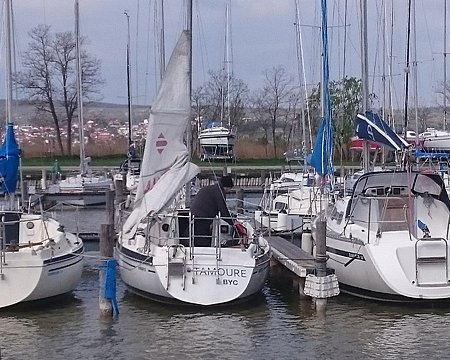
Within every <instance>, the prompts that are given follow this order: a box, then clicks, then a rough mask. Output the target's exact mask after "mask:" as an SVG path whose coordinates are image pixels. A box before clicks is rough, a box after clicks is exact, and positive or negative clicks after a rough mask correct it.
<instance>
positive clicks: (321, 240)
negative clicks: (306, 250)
mask: <svg viewBox="0 0 450 360" xmlns="http://www.w3.org/2000/svg"><path fill="white" fill-rule="evenodd" d="M316 225H317V238H316V239H315V240H316V276H318V277H323V276H327V240H326V235H327V222H326V220H325V219H322V218H320V219H318V221H317V222H316ZM314 300H315V304H316V311H317V312H318V313H324V312H325V310H326V307H327V299H326V298H323V299H319V298H316V299H314Z"/></svg>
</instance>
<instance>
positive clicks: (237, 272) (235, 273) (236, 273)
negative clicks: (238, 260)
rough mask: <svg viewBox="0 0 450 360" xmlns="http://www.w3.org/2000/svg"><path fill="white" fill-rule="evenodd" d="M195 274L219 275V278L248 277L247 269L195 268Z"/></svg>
mask: <svg viewBox="0 0 450 360" xmlns="http://www.w3.org/2000/svg"><path fill="white" fill-rule="evenodd" d="M193 272H194V274H195V275H197V276H198V275H218V276H231V277H234V278H245V277H247V270H246V269H232V268H231V269H230V268H221V267H220V268H217V269H216V268H209V267H208V268H203V267H202V268H194V269H193Z"/></svg>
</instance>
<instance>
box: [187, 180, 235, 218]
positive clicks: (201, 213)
mask: <svg viewBox="0 0 450 360" xmlns="http://www.w3.org/2000/svg"><path fill="white" fill-rule="evenodd" d="M191 213H192V215H194V217H201V218H211V219H212V218H214V217H215V216H217V215H219V213H220V216H221V217H222V218H225V219H224V220H225V221H227V222H228V223H229V224H231V225H232V224H233V221H232V220H231V219H230V218H231V215H230V212H229V211H228V208H227V204H226V202H225V193H224V192H223V189H221V188H220V186H219V184H215V185H209V186H205V187H202V188H201V189H200V190H199V191H198V193H197V194H196V195H195V196H194V198H193V199H192V202H191ZM210 222H212V220H211V221H210Z"/></svg>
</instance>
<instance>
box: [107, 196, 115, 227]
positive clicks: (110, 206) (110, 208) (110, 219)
mask: <svg viewBox="0 0 450 360" xmlns="http://www.w3.org/2000/svg"><path fill="white" fill-rule="evenodd" d="M105 196H106V223H107V224H112V225H113V230H114V214H115V210H114V196H115V192H114V190H108V191H106V193H105Z"/></svg>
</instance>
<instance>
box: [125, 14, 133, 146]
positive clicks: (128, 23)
mask: <svg viewBox="0 0 450 360" xmlns="http://www.w3.org/2000/svg"><path fill="white" fill-rule="evenodd" d="M124 14H125V16H126V17H127V91H128V148H129V147H130V146H131V144H132V143H133V139H132V136H131V129H132V125H133V120H132V116H133V115H132V112H131V99H132V98H131V59H130V15H128V11H126V10H125V11H124Z"/></svg>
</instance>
